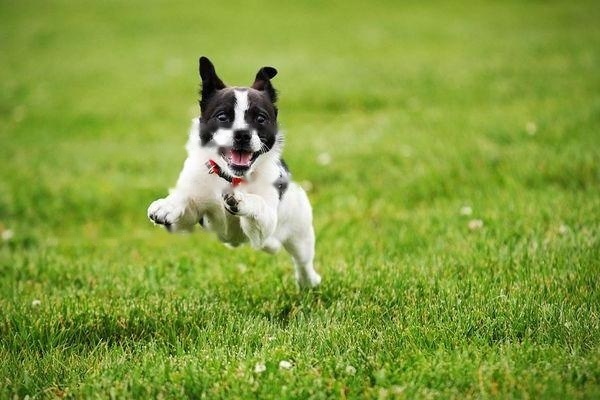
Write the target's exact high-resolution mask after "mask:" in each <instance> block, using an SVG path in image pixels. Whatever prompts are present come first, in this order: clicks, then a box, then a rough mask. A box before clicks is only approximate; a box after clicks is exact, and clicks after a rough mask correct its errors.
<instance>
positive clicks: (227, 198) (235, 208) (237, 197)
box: [223, 192, 244, 215]
mask: <svg viewBox="0 0 600 400" xmlns="http://www.w3.org/2000/svg"><path fill="white" fill-rule="evenodd" d="M223 206H224V207H225V210H227V212H229V213H230V214H233V215H244V195H243V194H242V193H240V192H227V193H223Z"/></svg>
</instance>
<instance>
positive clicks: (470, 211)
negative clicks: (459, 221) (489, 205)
mask: <svg viewBox="0 0 600 400" xmlns="http://www.w3.org/2000/svg"><path fill="white" fill-rule="evenodd" d="M471 214H473V209H472V208H471V207H469V206H463V207H461V208H460V215H471Z"/></svg>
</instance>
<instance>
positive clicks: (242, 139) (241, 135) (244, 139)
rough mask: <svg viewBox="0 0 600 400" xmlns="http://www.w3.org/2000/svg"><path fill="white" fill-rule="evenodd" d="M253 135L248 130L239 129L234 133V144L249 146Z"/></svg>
mask: <svg viewBox="0 0 600 400" xmlns="http://www.w3.org/2000/svg"><path fill="white" fill-rule="evenodd" d="M250 138H251V134H250V131H249V130H248V129H238V130H235V131H233V143H235V144H247V143H250Z"/></svg>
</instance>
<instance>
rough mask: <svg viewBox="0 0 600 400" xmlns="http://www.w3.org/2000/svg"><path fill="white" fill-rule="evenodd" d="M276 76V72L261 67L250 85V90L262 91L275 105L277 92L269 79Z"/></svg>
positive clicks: (272, 69)
mask: <svg viewBox="0 0 600 400" xmlns="http://www.w3.org/2000/svg"><path fill="white" fill-rule="evenodd" d="M275 75H277V70H276V69H275V68H273V67H262V68H261V69H260V70H259V71H258V73H257V74H256V79H254V83H253V84H252V88H253V89H256V90H262V91H265V92H267V94H268V95H269V97H270V98H271V101H272V102H273V103H275V102H276V101H277V92H276V91H275V88H274V87H273V85H271V79H273V78H274V77H275Z"/></svg>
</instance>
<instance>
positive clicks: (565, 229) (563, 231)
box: [558, 224, 569, 235]
mask: <svg viewBox="0 0 600 400" xmlns="http://www.w3.org/2000/svg"><path fill="white" fill-rule="evenodd" d="M558 233H560V234H561V235H566V234H567V233H569V227H568V226H567V225H565V224H561V225H560V226H559V227H558Z"/></svg>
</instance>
